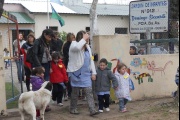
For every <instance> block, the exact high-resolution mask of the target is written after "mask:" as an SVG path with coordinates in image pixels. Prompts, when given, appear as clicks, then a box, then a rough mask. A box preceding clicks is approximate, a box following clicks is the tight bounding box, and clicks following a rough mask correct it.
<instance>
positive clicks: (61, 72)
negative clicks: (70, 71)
mask: <svg viewBox="0 0 180 120" xmlns="http://www.w3.org/2000/svg"><path fill="white" fill-rule="evenodd" d="M50 81H51V83H52V84H53V91H52V100H53V101H56V100H57V104H58V105H59V106H63V104H62V98H63V94H64V90H65V89H66V86H65V84H64V83H68V77H67V74H66V68H65V66H64V64H63V61H62V60H61V59H60V56H59V54H58V53H53V54H52V62H51V74H50Z"/></svg>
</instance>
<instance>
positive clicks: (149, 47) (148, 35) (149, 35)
mask: <svg viewBox="0 0 180 120" xmlns="http://www.w3.org/2000/svg"><path fill="white" fill-rule="evenodd" d="M151 38H152V35H151V31H150V29H147V30H146V39H147V40H150V39H151ZM147 54H151V44H150V43H147Z"/></svg>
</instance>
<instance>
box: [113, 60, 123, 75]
mask: <svg viewBox="0 0 180 120" xmlns="http://www.w3.org/2000/svg"><path fill="white" fill-rule="evenodd" d="M111 61H117V64H116V66H115V68H113V73H115V72H116V70H117V66H118V64H119V63H121V61H120V59H112V60H111Z"/></svg>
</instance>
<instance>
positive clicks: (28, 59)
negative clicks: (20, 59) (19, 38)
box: [26, 45, 33, 63]
mask: <svg viewBox="0 0 180 120" xmlns="http://www.w3.org/2000/svg"><path fill="white" fill-rule="evenodd" d="M26 46H27V45H26ZM26 62H29V63H32V62H33V46H32V47H29V46H27V54H26Z"/></svg>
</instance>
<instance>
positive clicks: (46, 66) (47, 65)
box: [42, 62, 50, 81]
mask: <svg viewBox="0 0 180 120" xmlns="http://www.w3.org/2000/svg"><path fill="white" fill-rule="evenodd" d="M42 67H44V69H45V73H44V80H46V81H49V79H50V62H48V63H42Z"/></svg>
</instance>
